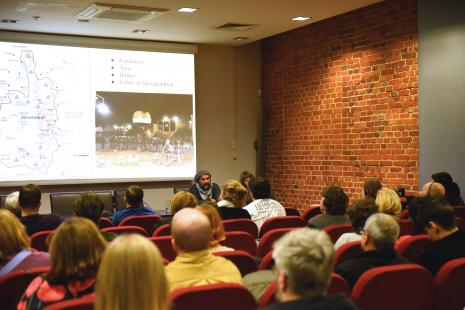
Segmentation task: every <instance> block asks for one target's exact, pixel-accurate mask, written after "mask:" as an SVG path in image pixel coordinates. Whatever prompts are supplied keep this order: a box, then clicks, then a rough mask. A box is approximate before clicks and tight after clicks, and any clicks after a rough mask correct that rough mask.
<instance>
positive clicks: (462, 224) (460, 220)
mask: <svg viewBox="0 0 465 310" xmlns="http://www.w3.org/2000/svg"><path fill="white" fill-rule="evenodd" d="M455 223H456V224H457V227H458V228H459V229H460V230H465V220H464V219H463V218H461V217H456V218H455Z"/></svg>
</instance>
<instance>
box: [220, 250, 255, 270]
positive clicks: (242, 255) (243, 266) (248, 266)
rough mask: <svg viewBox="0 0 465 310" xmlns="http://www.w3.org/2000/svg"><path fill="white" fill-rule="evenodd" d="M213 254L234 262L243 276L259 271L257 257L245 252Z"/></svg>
mask: <svg viewBox="0 0 465 310" xmlns="http://www.w3.org/2000/svg"><path fill="white" fill-rule="evenodd" d="M213 254H214V255H216V256H222V257H224V258H226V259H229V260H230V261H231V262H233V263H234V265H236V267H237V269H239V271H240V272H241V275H242V276H245V275H246V274H249V273H251V272H254V271H257V270H258V268H257V262H256V261H255V257H254V256H252V255H250V254H249V253H247V252H245V251H224V252H214V253H213Z"/></svg>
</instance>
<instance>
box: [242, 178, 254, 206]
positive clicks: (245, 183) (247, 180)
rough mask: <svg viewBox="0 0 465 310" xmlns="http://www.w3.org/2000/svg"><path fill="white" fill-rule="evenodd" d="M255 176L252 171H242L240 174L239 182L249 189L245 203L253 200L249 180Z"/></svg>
mask: <svg viewBox="0 0 465 310" xmlns="http://www.w3.org/2000/svg"><path fill="white" fill-rule="evenodd" d="M253 178H255V176H254V175H253V173H252V172H250V171H242V172H241V175H240V176H239V182H240V183H241V185H242V186H244V188H245V189H247V198H246V200H245V204H249V203H251V202H252V201H253V199H252V194H251V193H250V189H249V181H250V180H251V179H253Z"/></svg>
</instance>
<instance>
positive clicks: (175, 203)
mask: <svg viewBox="0 0 465 310" xmlns="http://www.w3.org/2000/svg"><path fill="white" fill-rule="evenodd" d="M196 206H197V199H196V198H195V196H194V195H192V193H190V192H185V191H180V192H177V193H176V194H174V195H173V197H171V200H170V208H171V216H162V217H161V218H160V220H158V223H157V225H156V227H160V226H161V225H165V224H171V221H172V219H173V216H174V215H175V214H176V213H177V212H178V211H179V210H181V209H184V208H195V207H196Z"/></svg>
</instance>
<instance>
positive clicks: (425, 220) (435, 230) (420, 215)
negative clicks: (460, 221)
mask: <svg viewBox="0 0 465 310" xmlns="http://www.w3.org/2000/svg"><path fill="white" fill-rule="evenodd" d="M415 221H416V222H417V223H418V225H419V226H421V227H423V228H424V229H425V231H426V233H427V234H428V236H429V237H430V238H431V240H432V242H431V243H430V244H429V245H428V246H427V247H426V248H425V250H424V252H423V253H422V254H421V255H420V259H419V264H420V265H423V266H424V267H425V268H426V269H428V270H429V271H430V272H431V273H432V274H433V275H435V274H436V273H437V272H438V271H439V269H440V268H441V266H442V265H444V264H445V263H446V262H448V261H449V260H451V259H454V258H460V257H465V246H464V245H465V232H464V231H462V230H459V229H458V227H457V225H456V223H455V213H454V210H453V209H452V208H451V207H450V206H449V205H448V204H447V202H445V201H440V200H431V201H430V202H429V203H426V204H424V205H422V206H421V207H420V208H418V210H417V215H416V218H415Z"/></svg>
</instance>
